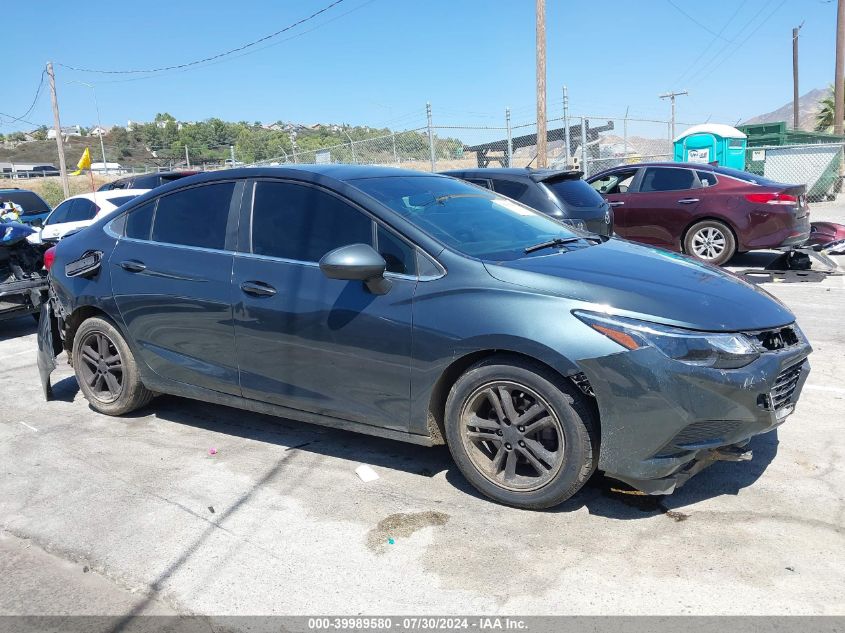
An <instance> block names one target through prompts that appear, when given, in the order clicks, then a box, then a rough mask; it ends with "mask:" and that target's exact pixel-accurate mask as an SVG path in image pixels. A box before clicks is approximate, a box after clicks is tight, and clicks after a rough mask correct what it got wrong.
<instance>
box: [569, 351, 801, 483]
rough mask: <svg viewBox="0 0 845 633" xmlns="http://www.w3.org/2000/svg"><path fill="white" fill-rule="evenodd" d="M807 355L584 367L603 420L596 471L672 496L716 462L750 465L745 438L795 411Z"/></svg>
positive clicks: (597, 362) (611, 359)
mask: <svg viewBox="0 0 845 633" xmlns="http://www.w3.org/2000/svg"><path fill="white" fill-rule="evenodd" d="M811 351H812V349H811V347H810V346H809V345H808V344H806V343H804V342H802V343H800V344H798V345H795V346H792V347H790V348H789V349H785V350H780V351H776V352H768V353H765V354H762V355H761V356H760V357H759V358H758V359H757V360H755V361H754V362H753V363H751V364H750V365H748V366H747V367H744V368H741V369H731V370H718V369H711V368H707V367H700V366H693V365H688V364H685V363H681V362H678V361H673V360H670V359H668V358H667V357H666V356H664V355H663V354H662V353H661V352H660V351H658V350H657V349H654V348H653V347H643V348H640V349H637V350H634V351H629V352H622V353H619V354H612V355H610V356H605V357H601V358H595V359H590V360H583V361H581V362H580V365H581V367H582V369H583V371H584V374H585V376H586V378H587V379H588V380H589V384H590V386H591V387H592V390H593V392H594V393H595V396H596V402H597V404H598V408H599V413H600V416H601V452H600V454H599V469H600V470H603V471H604V472H605V474H606V475H607V476H609V477H612V478H614V479H618V480H620V481H623V482H625V483H627V484H629V485H631V486H633V487H634V488H636V489H638V490H640V491H642V492H645V493H648V494H669V493H671V492H673V491H674V490H675V489H676V488H678V487H679V486H681V485H683V484H684V483H685V482H686V481H687V480H688V479H689V478H690V477H692V476H693V475H695V474H696V473H698V472H700V471H701V470H703V469H704V468H706V467H707V466H709V465H710V464H712V463H713V462H716V461H720V460H730V461H744V460H747V459H750V458H751V453H750V451H747V450H746V449H745V446H746V445H747V444H748V440H749V439H750V438H751V437H753V436H755V435H759V434H761V433H766V432H767V431H771V430H772V429H774V428H776V427H777V426H779V425H780V424H782V423H783V422H784V421H785V420H786V418H787V417H788V416H789V415H790V414H791V413H792V412H793V411H794V408H795V403H796V402H797V400H798V397H799V396H800V394H801V389H802V388H803V385H804V382H805V381H806V379H807V375H808V374H809V371H810V365H809V361H808V360H807V356H808V355H809V354H810V352H811Z"/></svg>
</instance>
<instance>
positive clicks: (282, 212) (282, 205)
mask: <svg viewBox="0 0 845 633" xmlns="http://www.w3.org/2000/svg"><path fill="white" fill-rule="evenodd" d="M358 243H361V244H369V245H371V246H372V244H373V221H372V220H371V219H370V218H369V217H367V216H366V215H365V214H363V213H361V212H360V211H358V210H357V209H356V208H355V207H353V206H351V205H350V204H348V203H346V202H344V201H343V200H341V199H339V198H337V197H335V196H333V195H331V194H330V193H327V192H325V191H323V190H321V189H317V188H315V187H308V186H305V185H299V184H295V183H289V182H257V183H256V184H255V195H254V200H253V206H252V252H253V253H255V254H257V255H267V256H269V257H279V258H283V259H292V260H296V261H302V262H318V261H320V259H322V257H323V255H325V254H326V253H328V252H329V251H332V250H334V249H336V248H339V247H341V246H346V245H348V244H358ZM398 259H399V261H401V260H402V257H401V256H400V257H398ZM399 265H400V264H399V263H398V262H397V263H396V264H395V266H396V267H398V266H399Z"/></svg>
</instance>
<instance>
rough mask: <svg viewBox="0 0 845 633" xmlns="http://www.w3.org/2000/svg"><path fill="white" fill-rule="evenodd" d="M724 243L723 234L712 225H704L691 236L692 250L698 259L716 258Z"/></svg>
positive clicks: (725, 243) (723, 247) (725, 242)
mask: <svg viewBox="0 0 845 633" xmlns="http://www.w3.org/2000/svg"><path fill="white" fill-rule="evenodd" d="M726 245H727V239H726V238H725V234H724V233H722V231H720V230H719V229H717V228H716V227H713V226H705V227H704V228H701V229H699V230H698V231H696V232H695V235H693V236H692V250H693V253H695V255H696V256H697V257H698V258H699V259H707V260H711V259H717V258H718V257H719V256H720V255H721V254H722V253H724V252H725V246H726Z"/></svg>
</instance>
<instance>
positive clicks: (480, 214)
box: [351, 176, 587, 261]
mask: <svg viewBox="0 0 845 633" xmlns="http://www.w3.org/2000/svg"><path fill="white" fill-rule="evenodd" d="M351 184H353V185H354V186H355V187H357V188H358V189H360V190H361V191H363V192H364V193H366V194H368V195H370V196H372V197H373V198H375V199H376V200H378V201H379V202H381V203H383V204H385V205H386V206H388V207H390V208H391V209H392V210H393V211H395V212H397V213H398V214H399V215H401V216H402V217H404V218H405V219H407V220H408V221H409V222H411V223H412V224H414V225H415V226H417V227H418V228H420V229H421V230H423V231H425V232H426V233H428V234H429V235H431V236H432V237H433V238H435V239H437V240H438V241H440V242H442V243H443V244H445V245H446V246H449V247H450V248H452V249H454V250H456V251H458V252H460V253H463V254H465V255H469V256H471V257H477V258H479V259H485V260H494V261H505V260H512V259H518V258H520V257H525V249H526V248H528V247H531V246H534V245H536V244H538V243H541V242H546V241H550V240H554V239H555V238H571V237H581V236H585V237H586V235H587V234H582V233H580V232H578V231H574V230H573V229H572V228H571V227H567V226H564V225H563V224H560V223H559V222H557V221H555V220H553V219H552V218H550V217H548V216H546V215H543V214H542V213H539V212H537V211H534V210H533V209H530V208H528V207H526V206H524V205H521V204H519V203H518V202H514V201H513V200H511V199H509V198H504V197H502V196H499V195H497V194H495V193H494V192H492V191H488V190H486V189H481V188H480V187H474V186H472V185H470V184H468V183H465V182H463V181H460V180H455V179H453V178H446V177H443V176H391V177H385V178H365V179H361V180H355V181H352V183H351Z"/></svg>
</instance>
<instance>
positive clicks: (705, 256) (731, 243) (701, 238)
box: [684, 220, 736, 266]
mask: <svg viewBox="0 0 845 633" xmlns="http://www.w3.org/2000/svg"><path fill="white" fill-rule="evenodd" d="M684 252H685V253H686V254H687V255H692V256H693V257H695V258H696V259H697V260H699V261H702V262H706V263H708V264H713V265H714V266H721V265H722V264H724V263H725V262H727V261H728V260H729V259H730V258H731V257H733V256H734V255H735V254H736V238H734V234H733V231H731V230H730V228H728V226H727V225H725V224H724V223H722V222H719V221H718V220H705V221H703V222H699V223H697V224H694V225H693V226H692V227H690V230H689V231H687V234H686V237H685V238H684Z"/></svg>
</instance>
